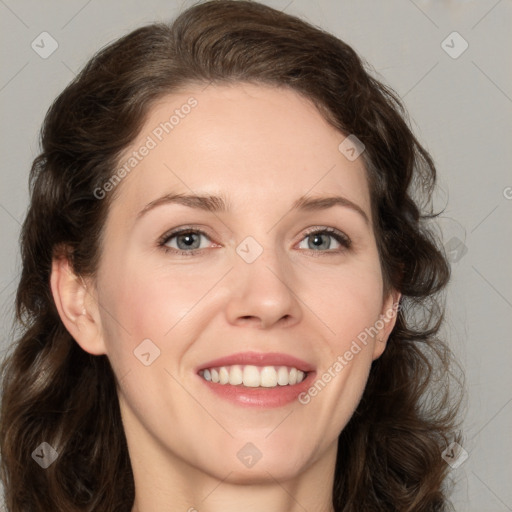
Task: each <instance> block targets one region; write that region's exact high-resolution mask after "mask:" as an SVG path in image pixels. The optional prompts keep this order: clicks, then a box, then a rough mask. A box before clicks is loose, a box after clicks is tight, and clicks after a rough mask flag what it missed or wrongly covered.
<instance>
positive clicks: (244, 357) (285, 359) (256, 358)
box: [196, 352, 314, 372]
mask: <svg viewBox="0 0 512 512" xmlns="http://www.w3.org/2000/svg"><path fill="white" fill-rule="evenodd" d="M236 364H239V365H246V364H250V365H255V366H290V367H293V368H297V370H302V371H303V372H310V371H313V370H314V367H313V366H312V365H311V364H309V363H307V362H306V361H304V360H302V359H299V358H298V357H295V356H291V355H289V354H283V353H279V352H267V353H261V352H240V353H237V354H231V355H229V356H225V357H221V358H219V359H214V360H213V361H208V362H207V363H204V364H201V365H200V366H198V367H197V368H196V371H197V372H199V371H200V370H205V369H206V368H218V367H220V366H232V365H236Z"/></svg>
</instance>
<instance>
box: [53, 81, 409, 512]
mask: <svg viewBox="0 0 512 512" xmlns="http://www.w3.org/2000/svg"><path fill="white" fill-rule="evenodd" d="M191 96H193V97H194V98H195V99H196V100H197V102H198V103H197V106H196V107H195V108H193V109H191V112H190V114H188V115H187V116H184V118H183V119H180V122H179V124H178V125H176V126H175V127H174V129H173V130H172V132H170V133H169V134H165V137H163V138H162V141H160V142H158V144H157V146H156V147H155V148H154V149H152V150H151V151H150V152H149V154H148V155H147V156H146V157H144V158H143V159H142V161H141V162H140V163H139V164H138V165H137V166H136V167H135V168H134V169H133V170H132V171H131V173H129V174H128V175H127V176H126V177H125V178H124V179H123V181H122V182H121V184H120V185H118V186H117V188H116V190H115V199H114V201H113V202H112V205H111V208H110V210H109V214H108V218H107V221H106V224H105V237H104V242H103V246H102V248H101V261H100V265H99V268H98V272H97V275H96V276H95V278H94V279H92V278H91V279H85V280H81V279H78V278H77V277H76V276H74V275H73V274H72V272H71V270H70V268H69V265H68V262H67V261H65V260H55V261H54V264H53V271H52V279H51V285H52V292H53V294H54V298H55V302H56V304H57V307H58V310H59V314H60V316H61V318H62V320H63V322H64V324H65V325H66V328H67V329H68V330H69V332H70V333H71V334H72V335H73V337H74V338H75V340H76V341H77V343H79V345H80V346H81V347H82V348H83V349H84V350H85V351H87V352H89V353H91V354H107V356H108V358H109V360H110V362H111V364H112V367H113V369H114V372H115V375H116V377H117V379H118V396H119V401H120V407H121V414H122V418H123V423H124V427H125V432H126V437H127V441H128V448H129V452H130V457H131V462H132V467H133V472H134V478H135V487H136V500H135V504H134V508H133V512H135V511H140V512H156V511H160V510H183V511H187V510H193V509H194V508H195V509H197V510H198V511H201V512H203V511H204V512H219V511H222V512H230V511H235V510H236V511H238V510H239V509H240V505H241V504H243V507H244V510H246V511H247V512H249V511H261V510H266V511H269V512H278V511H279V512H281V511H282V510H288V511H293V512H294V511H298V510H301V511H302V510H304V509H306V510H315V511H331V510H333V507H332V487H333V475H334V466H335V460H336V446H337V438H338V435H339V434H340V432H341V430H342V429H343V428H344V426H345V425H346V424H347V422H348V421H349V419H350V417H351V416H352V414H353V413H354V411H355V409H356V407H357V404H358V403H359V400H360V398H361V396H362V393H363V390H364V387H365V385H366V382H367V378H368V373H369V370H370V365H371V362H372V361H373V360H374V359H376V358H378V357H380V355H381V354H382V353H383V351H384V349H385V346H386V341H387V338H388V336H389V334H390V332H391V330H392V328H393V326H394V323H395V316H394V315H392V316H390V315H389V311H390V310H392V305H393V304H394V303H397V301H398V300H399V298H400V295H399V293H398V292H396V291H395V290H392V291H391V292H390V293H389V294H386V295H385V294H384V292H383V280H382V273H381V268H380V264H379V258H378V252H377V247H376V242H375V235H374V230H373V227H372V226H373V219H372V218H371V208H370V196H369V190H368V185H367V181H366V174H365V169H364V164H363V161H362V159H361V158H357V159H356V160H354V161H349V160H348V159H347V158H346V157H345V156H344V155H343V154H342V153H341V152H340V151H339V150H338V146H339V144H340V142H341V141H342V140H343V139H344V138H345V135H344V134H342V133H340V132H339V131H337V130H336V129H335V128H334V127H332V126H331V125H329V124H328V123H327V122H326V121H325V120H324V119H323V118H322V116H321V115H320V113H319V112H318V111H317V109H316V108H315V107H314V106H313V105H312V104H311V103H310V102H309V101H308V100H306V99H304V98H303V97H302V96H300V95H298V94H297V93H296V92H294V91H291V90H287V89H280V88H276V87H268V86H262V85H249V84H235V85H229V86H228V85H222V86H220V85H218V86H214V85H210V86H208V87H207V88H204V85H203V86H201V87H199V86H197V87H190V88H189V89H187V90H186V91H183V92H182V93H179V94H177V93H176V94H173V95H169V96H168V97H165V98H163V99H161V100H160V101H159V102H158V104H156V105H154V107H153V109H152V110H151V112H150V115H149V117H148V119H147V120H146V124H145V126H144V128H143V130H142V131H141V133H140V135H139V136H138V137H137V139H136V140H135V141H134V142H133V144H132V145H131V146H130V147H129V148H127V151H126V155H129V154H130V153H131V152H132V151H134V150H137V149H138V148H140V147H141V146H142V145H143V144H144V141H146V140H147V137H148V135H151V134H152V131H153V130H154V129H155V127H157V126H158V125H159V123H160V122H163V121H164V120H166V119H169V116H170V115H171V114H172V112H173V111H174V110H175V109H176V108H180V106H182V105H183V104H185V103H186V102H187V100H188V99H189V98H190V97H191ZM121 161H123V159H121ZM170 192H176V193H202V194H207V193H209V194H216V195H217V194H222V195H223V196H224V197H225V198H226V199H227V200H228V201H229V203H230V206H231V210H230V211H229V212H217V213H212V212H207V211H203V210H198V209H192V208H189V207H187V206H184V205H180V204H164V205H160V206H157V207H155V208H153V209H151V210H150V211H148V212H146V213H145V214H144V215H142V216H141V217H140V218H139V219H137V214H138V213H139V212H140V211H141V210H142V209H143V208H144V207H145V206H146V205H147V204H149V203H150V202H152V201H154V200H155V199H157V198H159V197H160V196H162V195H164V194H166V193H170ZM305 194H307V195H308V197H319V196H330V195H340V196H344V197H346V198H348V199H349V200H350V201H352V202H354V203H356V204H357V205H359V206H360V208H361V209H362V210H363V211H364V212H365V213H366V215H367V216H368V218H369V223H368V224H367V223H366V222H365V220H364V219H363V217H362V216H361V215H360V214H359V213H357V212H356V211H355V210H353V209H350V208H347V207H342V206H335V207H333V208H330V209H328V210H323V211H316V212H315V211H303V212H299V211H292V210H291V206H292V204H293V202H294V201H295V200H296V199H298V198H299V197H300V196H302V195H305ZM190 225H193V226H196V227H199V228H201V229H203V230H205V231H207V233H208V236H207V237H205V236H201V237H199V235H197V237H196V238H199V241H198V243H200V251H199V253H196V254H195V255H192V256H190V255H179V254H175V253H173V252H172V249H173V248H174V249H175V250H177V248H178V245H177V244H178V240H177V238H176V237H175V238H174V239H172V241H169V243H168V246H169V248H170V251H171V252H165V250H164V248H162V247H159V246H158V239H159V238H160V237H161V236H162V235H163V234H165V233H166V232H167V231H169V230H170V229H172V228H177V227H181V226H187V227H188V226H190ZM311 227H317V228H319V230H321V228H325V227H330V228H335V229H337V230H339V231H341V232H342V233H344V234H345V235H347V236H348V237H349V238H350V239H351V240H352V245H351V247H350V248H348V249H347V248H345V247H343V246H342V245H341V244H339V243H338V242H337V241H336V240H335V239H334V238H332V237H331V236H329V235H328V234H327V235H325V234H324V235H323V238H321V239H320V241H319V242H320V243H322V241H323V242H324V244H325V245H324V246H322V247H320V248H317V247H315V245H314V241H315V237H314V236H309V237H308V236H307V234H306V233H305V232H306V230H307V229H308V228H311ZM248 236H251V237H253V238H254V239H255V240H256V241H257V242H258V244H260V246H261V247H262V249H263V252H262V254H261V255H260V256H259V257H257V258H256V260H255V261H254V262H252V263H250V264H249V263H247V262H246V261H245V260H244V259H243V258H241V257H240V256H239V255H238V254H237V252H236V248H237V246H238V245H239V244H240V243H241V242H242V241H243V240H244V239H245V238H246V237H248ZM329 244H330V245H329ZM179 247H180V248H181V249H182V250H183V247H184V244H183V237H182V238H181V242H180V246H179ZM325 247H327V248H325ZM185 250H187V249H186V248H185ZM188 250H190V249H188ZM381 315H387V316H386V318H387V321H386V322H384V326H383V327H382V328H381V329H379V330H378V333H377V334H376V335H374V336H370V337H369V338H368V341H367V344H366V345H363V344H361V343H360V345H361V350H360V351H359V352H358V353H357V354H356V355H354V357H353V358H352V359H351V360H350V361H347V364H346V365H345V366H344V368H343V370H342V371H340V372H338V373H337V374H336V376H335V377H334V378H332V379H331V381H330V382H329V383H328V384H327V385H326V386H325V387H324V388H323V390H322V391H321V392H319V393H318V394H317V395H316V396H315V397H313V398H311V400H310V401H309V403H307V404H301V403H299V402H298V401H295V402H292V403H291V404H289V405H286V406H283V407H276V408H271V409H261V408H246V407H241V406H239V405H235V404H233V403H231V402H228V401H225V400H223V399H222V398H220V397H217V396H216V395H214V394H213V393H211V392H210V391H209V390H208V388H207V387H206V385H205V384H204V382H203V381H202V380H201V379H200V378H199V377H198V376H197V374H196V373H195V372H194V369H195V368H196V367H197V366H198V365H200V364H201V363H205V362H208V361H210V360H212V359H216V358H218V357H222V356H227V355H230V354H233V353H236V352H243V351H255V352H284V353H287V354H291V355H294V356H296V357H299V358H302V359H304V360H306V361H308V362H310V363H311V364H313V365H314V366H315V367H316V371H317V376H318V377H320V376H321V375H322V374H323V373H324V372H327V371H328V369H329V368H332V366H333V364H334V363H335V362H336V360H337V358H338V356H340V355H343V354H344V353H345V352H346V351H347V350H349V349H350V347H351V344H352V342H353V341H354V340H355V339H356V338H357V336H358V335H359V334H360V333H361V332H362V331H364V329H365V328H368V327H370V326H374V325H375V324H376V322H377V320H379V318H381ZM380 325H382V323H381V324H380ZM148 338H149V339H150V340H152V343H154V344H155V345H156V346H157V347H158V349H159V350H160V356H159V357H158V358H157V359H155V360H154V362H152V363H151V364H150V365H149V366H145V365H144V364H142V363H141V361H140V360H139V359H138V358H137V357H134V353H133V351H134V349H136V347H137V346H138V345H140V343H141V342H142V341H143V340H145V339H148ZM331 371H332V370H331ZM248 442H250V443H252V444H254V445H255V446H256V447H257V449H258V450H259V451H260V452H261V454H262V457H261V459H260V460H259V461H258V462H257V463H256V464H255V465H254V466H253V467H251V468H247V467H246V466H245V465H244V464H242V463H241V461H240V460H239V459H238V457H237V452H238V451H239V450H240V449H241V448H242V447H243V446H244V445H245V444H246V443H248Z"/></svg>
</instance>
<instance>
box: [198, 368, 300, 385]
mask: <svg viewBox="0 0 512 512" xmlns="http://www.w3.org/2000/svg"><path fill="white" fill-rule="evenodd" d="M200 375H201V376H202V377H203V378H204V379H205V380H207V381H211V382H215V383H219V384H223V385H226V384H230V385H231V386H239V385H240V384H243V385H244V386H245V387H249V388H258V387H263V388H275V387H277V386H288V385H290V386H293V385H294V384H298V383H299V382H302V381H303V380H304V379H305V377H306V374H305V373H304V372H303V371H301V370H297V368H289V367H287V366H279V367H275V366H253V365H245V366H240V365H234V366H221V367H220V368H208V369H205V370H203V371H202V372H200Z"/></svg>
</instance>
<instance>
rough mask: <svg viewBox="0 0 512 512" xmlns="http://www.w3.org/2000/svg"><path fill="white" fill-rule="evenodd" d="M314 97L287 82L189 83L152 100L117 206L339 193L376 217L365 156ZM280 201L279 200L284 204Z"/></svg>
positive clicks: (126, 160) (125, 159)
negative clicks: (178, 197) (353, 154)
mask: <svg viewBox="0 0 512 512" xmlns="http://www.w3.org/2000/svg"><path fill="white" fill-rule="evenodd" d="M345 138H346V134H343V133H341V132H339V131H338V130H336V129H335V128H334V127H333V126H331V125H330V124H329V123H328V122H327V121H326V120H325V119H324V118H323V117H322V115H321V114H320V113H319V111H318V110H317V109H316V107H315V106H314V105H313V104H312V102H311V101H309V100H308V99H306V98H304V97H303V96H301V95H300V94H298V93H297V92H295V91H293V90H291V89H287V88H277V87H271V86H266V85H255V84H245V83H244V84H242V83H240V84H232V85H209V86H207V87H206V88H205V86H204V85H202V86H196V87H190V88H187V89H186V90H183V91H181V92H179V93H174V94H170V95H168V96H165V97H163V98H161V99H160V100H159V101H158V102H157V103H155V104H154V105H153V107H152V108H151V110H150V112H149V114H148V116H147V119H146V122H145V124H144V126H143V128H142V130H141V132H140V133H139V135H138V136H137V138H136V139H135V140H134V141H133V143H132V144H131V145H130V146H129V147H128V148H127V149H126V151H125V152H124V154H123V155H122V156H121V158H120V161H119V167H118V168H124V169H125V172H124V173H122V174H124V176H125V177H123V179H122V180H121V181H120V183H119V184H118V185H117V190H116V191H115V192H116V199H115V201H114V204H113V208H116V209H119V208H123V209H125V210H126V208H129V209H131V210H134V211H135V210H137V211H139V210H140V209H141V208H143V207H144V205H145V204H147V203H148V202H150V201H152V200H154V199H155V198H156V197H158V196H159V195H162V194H163V193H169V192H175V193H191V192H194V193H211V194H221V195H223V196H225V197H228V198H229V202H230V204H232V205H233V206H234V207H235V206H236V207H238V208H240V209H243V208H247V207H248V206H249V203H248V199H250V204H251V205H252V207H253V208H257V207H258V205H259V206H260V207H261V208H264V209H267V208H268V207H269V206H271V205H274V204H277V202H281V203H282V202H283V201H285V202H290V203H291V202H293V201H295V200H296V199H297V198H298V197H300V196H303V195H305V194H308V195H312V196H314V195H326V193H329V194H331V195H332V194H341V195H343V196H345V197H347V198H348V199H350V200H352V201H354V202H356V203H358V204H359V205H360V206H361V208H362V209H363V210H365V211H366V212H367V214H368V216H369V217H371V211H370V203H369V201H370V198H369V192H368V186H367V180H366V170H365V168H364V163H363V161H362V159H361V158H357V159H356V160H354V161H351V160H349V159H347V158H346V157H345V155H344V153H343V152H342V151H340V149H339V146H340V143H341V142H342V141H343V140H344V139H345ZM276 201H277V202H276Z"/></svg>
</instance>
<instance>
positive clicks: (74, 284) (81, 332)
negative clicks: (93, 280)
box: [50, 257, 106, 355]
mask: <svg viewBox="0 0 512 512" xmlns="http://www.w3.org/2000/svg"><path fill="white" fill-rule="evenodd" d="M50 286H51V290H52V295H53V300H54V301H55V305H56V307H57V311H58V312H59V316H60V319H61V321H62V323H63V324H64V326H65V327H66V329H67V331H68V332H69V333H70V334H71V336H73V338H74V339H75V341H76V342H77V343H78V344H79V345H80V347H82V349H83V350H85V351H86V352H88V353H90V354H93V355H101V354H105V353H106V351H105V345H104V341H103V336H102V330H101V325H100V316H99V314H98V313H99V311H98V307H97V302H96V300H94V297H93V295H92V294H91V292H92V290H89V289H88V287H87V285H86V284H85V282H84V280H83V279H82V278H81V277H77V276H76V274H75V273H74V272H73V270H72V269H71V266H70V264H69V261H68V259H67V258H63V257H61V258H58V259H54V260H53V262H52V273H51V279H50Z"/></svg>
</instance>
